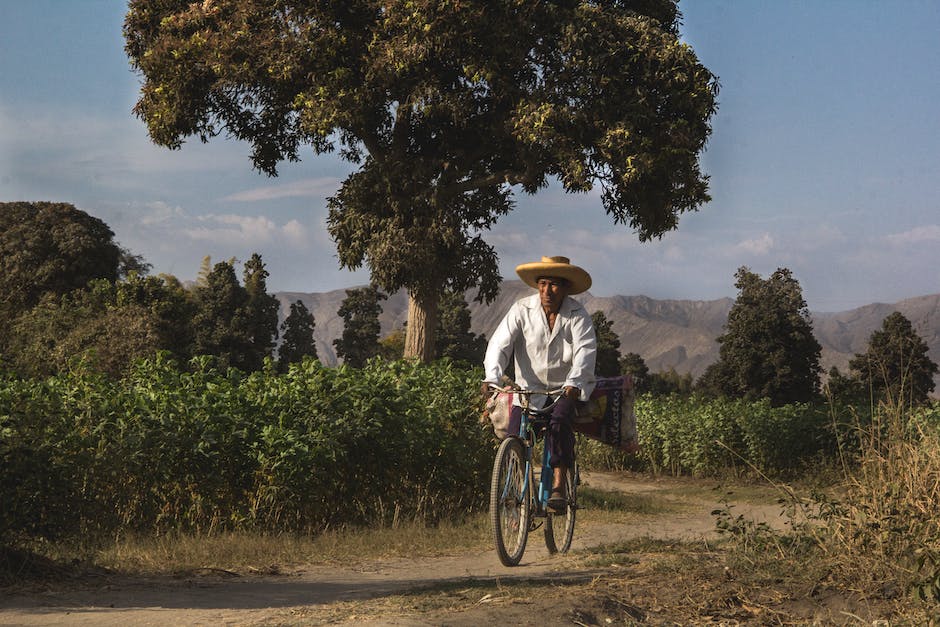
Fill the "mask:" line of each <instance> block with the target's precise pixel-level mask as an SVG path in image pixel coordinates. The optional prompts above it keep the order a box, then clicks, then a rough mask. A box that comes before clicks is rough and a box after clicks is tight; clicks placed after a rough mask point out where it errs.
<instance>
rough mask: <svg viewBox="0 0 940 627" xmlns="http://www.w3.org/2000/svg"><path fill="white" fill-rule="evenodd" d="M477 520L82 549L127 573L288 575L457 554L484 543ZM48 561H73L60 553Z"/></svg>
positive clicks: (483, 523) (137, 540)
mask: <svg viewBox="0 0 940 627" xmlns="http://www.w3.org/2000/svg"><path fill="white" fill-rule="evenodd" d="M487 524H488V522H487V520H486V518H485V516H484V515H483V514H479V515H475V516H472V517H469V518H467V520H465V521H464V522H462V523H458V524H450V523H445V524H441V525H438V526H433V527H429V526H427V525H424V524H423V523H409V524H401V525H399V526H398V527H396V528H394V529H393V528H370V529H359V528H351V529H339V530H332V531H325V532H323V533H320V534H317V535H315V536H310V535H303V534H292V533H283V534H259V533H249V532H223V533H213V534H209V535H194V534H188V533H172V534H167V535H163V536H157V537H153V536H127V537H123V538H120V539H118V540H116V541H114V542H113V543H107V544H105V545H103V546H99V547H96V548H93V549H88V548H85V549H82V551H83V553H84V555H85V556H86V559H88V560H89V561H91V562H93V563H94V564H96V565H98V566H102V567H105V568H110V569H113V570H118V571H121V572H125V573H132V574H178V573H185V572H192V571H198V570H218V571H232V572H238V573H279V572H290V571H291V570H292V569H293V568H295V567H297V566H299V565H303V564H324V563H339V562H342V563H344V564H350V563H358V562H360V561H366V560H370V559H377V558H378V559H380V558H391V557H431V556H440V555H449V554H458V553H462V552H466V551H468V550H472V549H476V548H480V547H483V546H485V545H486V542H487V540H488V538H489V536H488V527H487ZM56 552H57V553H58V555H57V556H56V557H59V558H62V557H67V556H68V555H74V554H75V553H76V550H75V549H74V548H68V547H60V548H59V549H58V550H57V551H56Z"/></svg>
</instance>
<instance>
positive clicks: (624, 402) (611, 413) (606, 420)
mask: <svg viewBox="0 0 940 627" xmlns="http://www.w3.org/2000/svg"><path fill="white" fill-rule="evenodd" d="M633 401H634V393H633V377H631V376H630V375H624V376H621V377H598V379H597V386H596V387H595V388H594V392H593V393H592V394H591V398H590V399H588V402H587V403H583V404H581V403H579V406H578V408H577V412H576V416H575V419H574V425H573V426H574V430H575V431H577V432H579V433H583V434H584V435H586V436H588V437H589V438H592V439H595V440H599V441H601V442H603V443H604V444H609V445H610V446H613V447H616V448H619V449H620V450H623V451H627V452H628V453H635V452H636V451H637V450H639V444H638V442H637V434H636V413H635V412H634V410H633Z"/></svg>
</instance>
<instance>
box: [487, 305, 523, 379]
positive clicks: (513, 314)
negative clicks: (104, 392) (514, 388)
mask: <svg viewBox="0 0 940 627" xmlns="http://www.w3.org/2000/svg"><path fill="white" fill-rule="evenodd" d="M520 329H521V319H520V316H519V312H518V307H517V306H516V305H513V306H512V307H511V308H510V309H509V311H508V312H507V313H506V315H505V316H503V319H502V320H501V321H500V323H499V326H497V327H496V330H495V331H493V335H492V337H490V341H489V343H488V344H487V345H486V355H485V356H484V358H483V385H484V389H485V388H486V386H487V385H488V384H490V383H496V384H499V383H500V381H501V380H502V377H503V374H505V372H506V368H507V367H508V366H509V359H510V358H511V357H512V348H513V343H514V341H515V338H516V335H517V334H518V333H519V332H520Z"/></svg>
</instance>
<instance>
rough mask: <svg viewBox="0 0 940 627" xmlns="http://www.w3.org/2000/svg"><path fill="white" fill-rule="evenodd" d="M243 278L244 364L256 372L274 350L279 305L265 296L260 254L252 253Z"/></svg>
mask: <svg viewBox="0 0 940 627" xmlns="http://www.w3.org/2000/svg"><path fill="white" fill-rule="evenodd" d="M244 277H245V279H244V280H245V293H246V295H247V300H246V302H245V308H244V313H243V316H244V320H245V325H246V326H247V329H246V332H247V335H248V337H249V341H250V347H251V348H250V350H249V351H248V354H247V355H246V356H245V365H246V368H247V369H248V370H260V369H261V366H262V365H263V363H264V359H265V357H270V356H271V352H272V350H273V349H274V343H275V339H276V338H277V313H278V310H279V309H280V303H278V301H277V299H276V298H275V297H274V296H272V295H270V294H268V287H267V278H268V271H267V270H266V269H265V267H264V262H263V261H262V260H261V255H259V254H258V253H255V254H253V255H252V256H251V259H249V260H248V261H246V262H245V269H244Z"/></svg>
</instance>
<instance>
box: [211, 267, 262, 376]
mask: <svg viewBox="0 0 940 627" xmlns="http://www.w3.org/2000/svg"><path fill="white" fill-rule="evenodd" d="M244 277H245V285H244V286H243V285H241V284H240V283H239V282H238V278H237V277H236V275H235V267H234V265H233V264H232V263H231V262H227V261H223V262H220V263H217V264H215V266H214V267H213V268H212V271H211V272H209V274H208V275H206V277H205V285H200V284H197V285H196V287H195V288H194V290H193V292H194V295H193V297H194V300H195V302H196V314H195V316H194V317H193V330H194V338H193V353H194V354H197V355H213V356H215V357H217V358H218V360H219V365H220V367H221V368H223V369H224V368H227V367H234V368H238V369H240V370H244V371H249V372H250V371H254V370H258V369H260V368H261V366H262V364H263V362H264V358H265V357H270V356H271V349H272V347H273V345H274V338H275V337H277V308H278V302H277V299H275V298H274V297H273V296H271V295H269V294H267V286H266V281H265V279H266V277H267V271H266V270H265V269H264V263H263V262H262V261H261V257H260V256H259V255H252V257H251V259H250V260H249V261H248V262H247V263H246V264H245V268H244Z"/></svg>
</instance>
